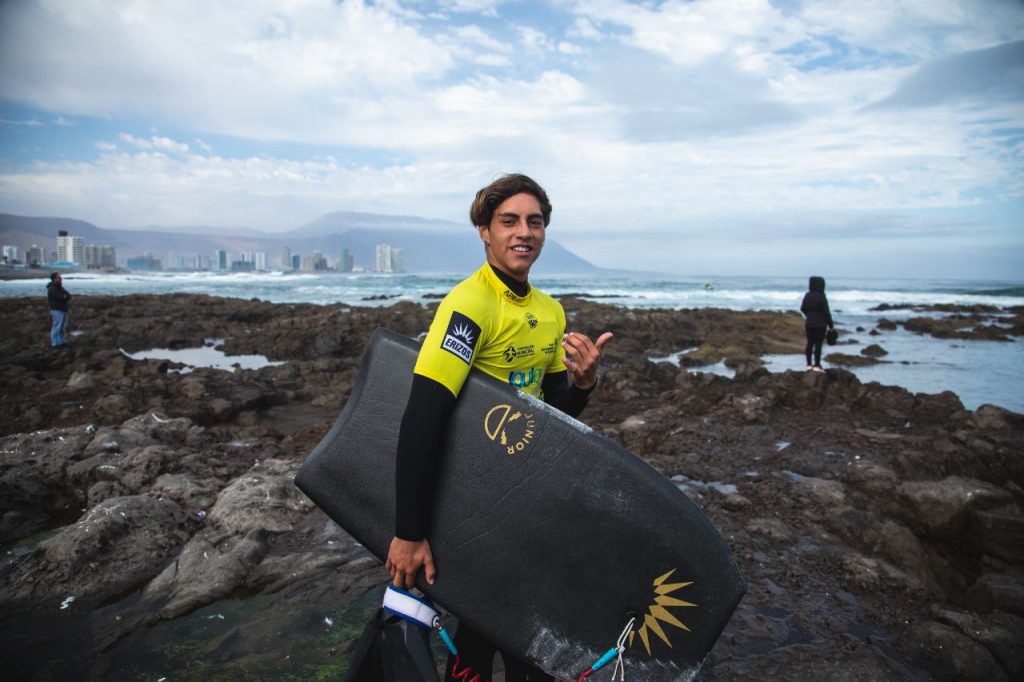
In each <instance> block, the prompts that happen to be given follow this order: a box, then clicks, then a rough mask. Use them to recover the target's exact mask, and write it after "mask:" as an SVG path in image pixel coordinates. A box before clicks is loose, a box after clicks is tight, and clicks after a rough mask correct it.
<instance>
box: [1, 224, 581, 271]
mask: <svg viewBox="0 0 1024 682" xmlns="http://www.w3.org/2000/svg"><path fill="white" fill-rule="evenodd" d="M61 230H66V231H67V232H68V234H70V235H71V236H73V237H82V238H83V239H84V240H85V243H86V244H87V245H88V244H95V245H97V246H103V245H109V246H113V247H114V248H115V249H116V250H117V255H118V262H119V263H123V262H124V261H125V260H126V259H127V258H128V257H135V256H142V255H145V254H150V255H152V256H154V257H155V258H160V259H164V258H166V257H167V255H168V254H169V253H176V254H205V255H212V254H214V253H215V252H216V251H218V250H224V251H227V252H228V253H229V254H231V255H232V257H233V258H236V259H237V258H238V257H239V256H240V254H242V253H245V252H253V253H255V252H260V251H262V252H264V253H266V254H267V262H268V263H269V264H277V263H278V262H279V258H280V255H281V253H282V251H284V249H285V248H288V249H290V250H291V253H293V254H299V255H300V256H307V255H310V254H312V253H314V252H316V251H319V252H321V253H322V254H324V256H326V257H327V258H328V259H329V260H330V261H331V262H334V261H335V260H337V258H338V256H339V254H340V253H341V251H342V249H348V251H349V253H351V254H352V256H353V258H354V260H355V265H356V267H357V268H363V269H368V270H372V269H373V267H374V264H375V258H376V256H375V253H376V246H377V244H390V245H391V246H392V247H397V248H400V249H402V250H403V251H404V254H405V269H406V271H407V272H469V271H471V270H473V269H475V268H476V267H478V266H479V265H480V263H481V262H483V247H482V245H481V244H480V241H479V239H478V238H477V236H476V235H475V234H474V231H473V228H472V227H470V226H469V225H463V224H459V223H454V222H451V221H446V220H431V219H426V218H418V217H415V216H389V215H380V214H374V213H356V212H350V211H339V212H334V213H328V214H327V215H324V216H323V217H321V218H319V219H317V220H315V221H313V222H310V223H307V224H305V225H302V226H300V227H297V228H295V229H293V230H290V231H287V232H280V233H267V232H259V231H256V230H250V231H241V230H233V229H223V228H218V227H215V226H202V227H197V226H190V227H177V228H168V227H147V228H146V229H135V230H122V229H106V228H102V227H98V226H96V225H93V224H92V223H89V222H86V221H83V220H75V219H72V218H43V217H28V216H18V215H12V214H8V213H0V243H2V244H4V245H11V246H17V247H18V249H19V251H20V253H21V254H24V253H25V252H26V250H27V249H28V248H29V247H31V246H33V245H37V246H39V247H41V248H43V249H45V250H46V251H47V253H49V252H51V251H55V250H56V248H57V246H56V245H57V232H58V231H61ZM599 271H601V268H599V267H597V266H595V265H593V264H591V263H590V262H588V261H586V260H584V259H583V258H580V257H579V256H577V255H576V254H574V253H572V252H571V251H569V250H568V249H566V248H565V247H563V246H562V245H561V244H559V243H558V242H556V241H554V240H552V239H548V240H547V242H546V243H545V245H544V257H543V258H541V259H540V260H539V261H537V265H536V267H535V272H537V273H539V274H583V273H594V272H599Z"/></svg>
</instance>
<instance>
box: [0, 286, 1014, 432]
mask: <svg viewBox="0 0 1024 682" xmlns="http://www.w3.org/2000/svg"><path fill="white" fill-rule="evenodd" d="M465 274H466V273H439V274H378V273H346V274H341V273H325V274H307V273H296V274H292V273H289V274H284V273H279V272H270V273H232V274H222V273H191V272H189V273H125V274H116V275H96V274H89V273H68V274H66V275H65V276H64V285H65V287H66V288H67V289H68V290H69V291H70V292H71V293H72V294H104V295H123V294H129V293H154V294H165V293H196V294H211V295H216V296H227V297H234V298H244V299H252V298H259V299H263V300H266V301H271V302H275V303H285V302H288V303H313V304H318V305H338V304H341V305H360V306H378V305H390V304H392V303H394V302H395V301H398V300H408V301H414V302H417V303H429V302H433V301H436V300H437V298H438V297H440V296H442V295H443V294H444V293H446V292H447V291H448V290H449V289H450V288H451V287H452V286H453V285H454V284H456V283H457V282H458V281H459V280H461V279H462V278H463V277H464V276H465ZM532 282H533V284H534V285H535V286H537V287H539V288H541V289H543V290H544V291H547V292H548V293H550V294H552V295H555V296H564V295H569V294H576V295H579V296H581V297H582V298H587V299H589V300H594V301H598V302H601V303H607V304H611V305H619V306H624V307H629V308H670V309H680V308H704V307H715V308H725V309H728V310H773V311H787V310H799V307H800V301H801V300H802V298H803V294H804V292H805V291H806V290H807V279H806V278H804V277H799V278H798V277H789V278H787V277H717V276H699V277H684V276H678V277H676V276H671V275H660V274H641V273H636V274H634V273H630V274H607V275H605V274H602V275H586V276H580V275H573V276H546V277H545V276H541V277H537V278H536V279H534V280H532ZM45 287H46V281H45V280H39V279H35V280H10V281H0V296H40V297H42V296H43V295H44V293H45ZM826 293H827V294H828V297H829V303H830V305H831V307H832V311H833V317H834V318H835V320H836V324H837V327H838V328H839V330H840V334H841V337H842V339H843V340H850V339H853V340H856V341H857V342H858V344H857V345H846V346H839V347H836V350H841V351H842V352H844V353H848V354H854V355H855V354H858V353H859V351H860V349H861V348H863V347H864V346H866V345H869V344H872V343H877V344H879V345H881V346H882V347H883V348H885V350H887V351H888V353H889V354H888V355H887V356H886V357H885V358H884V360H886V361H887V362H885V363H882V364H878V365H873V366H870V367H864V368H855V369H852V370H851V371H853V372H854V373H855V374H856V375H857V376H858V377H859V378H860V379H861V380H862V381H878V382H879V383H882V384H887V385H895V386H903V387H904V388H907V389H909V390H911V391H914V392H923V393H939V392H941V391H945V390H952V391H954V392H956V393H957V395H958V396H960V399H961V400H962V401H963V403H964V405H965V406H966V407H967V408H968V409H976V408H977V407H978V406H980V405H982V404H985V403H991V404H994V405H999V406H1001V407H1005V408H1007V409H1011V410H1014V411H1015V412H1022V413H1024V381H1022V379H1024V339H1020V338H1017V339H1016V340H1015V341H1012V342H998V341H963V340H950V339H934V338H932V337H930V336H925V335H921V334H915V333H912V332H907V331H906V330H904V329H903V328H902V327H900V328H899V329H897V330H895V331H883V332H882V335H880V336H869V335H868V334H867V332H868V331H870V330H871V329H873V328H874V327H875V326H876V324H877V323H878V320H879V319H880V318H882V317H885V318H887V319H889V320H892V321H894V322H899V321H901V320H905V319H907V318H909V317H915V316H921V315H924V314H926V313H920V312H914V311H911V310H889V311H884V312H877V311H873V310H872V308H874V307H876V306H879V305H881V304H890V305H930V304H939V303H949V304H958V305H978V304H982V305H994V306H999V307H1003V308H1006V307H1010V306H1024V282H1005V281H984V280H974V281H968V280H942V279H934V280H901V279H838V278H837V279H829V280H828V286H827V290H826ZM931 314H933V315H938V313H931ZM73 320H74V317H73V316H72V326H73ZM858 328H862V329H864V331H863V332H857V331H856V330H857V329H858ZM679 350H680V351H683V350H685V349H679ZM825 352H826V354H827V353H828V352H829V349H828V347H826V351H825ZM765 359H766V361H767V363H768V368H769V370H771V371H784V370H787V369H803V367H804V359H803V356H802V355H786V356H770V357H767V358H765ZM705 371H715V372H719V373H725V374H727V373H728V370H727V369H725V368H724V367H713V368H706V369H705Z"/></svg>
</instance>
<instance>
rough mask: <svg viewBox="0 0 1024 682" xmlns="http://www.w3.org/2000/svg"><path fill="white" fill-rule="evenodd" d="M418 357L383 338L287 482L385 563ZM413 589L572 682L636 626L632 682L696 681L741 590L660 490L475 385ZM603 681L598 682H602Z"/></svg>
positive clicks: (594, 438) (626, 456) (545, 417)
mask: <svg viewBox="0 0 1024 682" xmlns="http://www.w3.org/2000/svg"><path fill="white" fill-rule="evenodd" d="M418 352H419V344H417V343H416V342H414V341H413V340H411V339H409V338H406V337H404V336H401V335H398V334H395V333H393V332H390V331H387V330H383V329H377V330H376V331H375V332H374V333H373V335H372V337H371V339H370V342H369V344H368V346H367V350H366V353H365V355H364V357H363V362H362V367H361V369H360V372H359V376H358V378H357V380H356V384H355V386H354V387H353V389H352V392H351V395H350V397H349V400H348V402H347V403H346V405H345V407H344V408H343V410H342V412H341V414H340V416H339V417H338V419H337V421H336V422H335V424H334V425H333V427H332V428H331V430H330V431H329V432H328V433H327V435H326V436H324V438H323V439H322V440H321V441H320V443H319V444H318V445H317V446H316V447H315V448H314V449H313V451H312V452H311V453H310V455H309V456H308V458H307V459H306V461H305V463H304V464H303V466H302V467H301V469H300V471H299V473H298V474H297V476H296V478H295V483H296V485H297V486H298V487H299V489H300V490H302V491H303V492H304V493H305V494H306V495H307V496H309V498H310V499H312V500H313V501H314V502H315V503H316V504H317V505H318V506H319V507H320V508H322V509H323V510H324V511H325V512H326V513H327V514H328V515H329V516H330V517H331V518H332V519H333V520H334V521H336V522H337V523H338V524H339V525H340V526H341V527H342V528H344V529H345V530H346V531H348V532H349V533H350V534H351V535H352V536H353V537H354V538H355V539H356V540H358V541H359V542H360V543H362V544H363V545H364V546H365V547H366V548H367V549H368V550H369V551H370V552H372V553H373V554H374V555H376V556H377V557H378V558H380V559H381V560H383V559H385V558H386V556H387V552H388V547H389V545H390V542H391V539H392V537H393V536H394V513H395V453H396V450H397V444H398V431H399V425H400V424H401V421H402V415H403V413H404V411H405V406H406V402H407V401H408V397H409V391H410V388H411V385H412V372H413V367H414V365H415V362H416V357H417V354H418ZM443 449H444V452H443V458H442V464H441V469H440V471H439V472H438V486H437V498H436V502H435V511H434V519H433V524H432V530H431V532H430V534H429V536H428V539H429V540H430V545H431V549H432V551H433V555H434V560H435V563H436V565H437V577H436V580H435V583H434V585H428V584H427V582H426V580H425V579H424V578H423V575H422V572H421V573H420V576H419V577H418V579H417V587H418V588H419V589H420V590H421V591H422V592H423V593H424V594H426V595H427V596H428V597H430V598H431V599H433V600H434V601H435V602H436V603H437V604H438V605H440V606H441V607H443V608H445V609H446V610H448V611H450V612H451V613H453V614H454V615H455V616H456V617H457V618H458V619H459V620H460V621H461V622H465V623H467V624H468V625H469V626H470V627H472V628H473V629H475V630H476V631H477V632H479V633H480V634H481V635H483V636H484V637H487V638H488V639H490V640H491V641H492V642H494V643H495V644H496V645H497V646H498V647H499V648H501V649H502V650H504V651H508V652H509V653H512V654H513V655H515V656H518V657H519V658H521V659H523V660H526V661H529V662H531V663H533V664H535V665H537V666H538V667H540V668H542V669H543V670H545V671H547V672H548V673H550V674H552V675H554V676H556V677H558V678H560V679H569V680H576V679H577V678H578V677H579V676H580V674H581V673H583V672H584V671H586V670H587V669H589V668H590V666H591V665H592V664H593V663H594V662H595V661H597V660H598V659H599V658H600V657H601V656H602V655H603V654H605V652H607V651H608V650H609V648H611V647H614V646H615V644H616V641H617V639H618V637H619V635H620V633H621V632H622V631H623V628H624V627H625V626H626V624H627V623H628V622H629V621H630V619H631V618H632V619H635V620H634V628H633V631H632V634H631V635H630V637H629V639H628V641H627V642H626V647H627V648H626V651H625V652H624V654H623V661H624V664H625V666H626V674H627V676H631V677H630V679H634V680H646V681H648V682H662V681H668V680H686V679H690V678H692V677H693V675H694V674H695V673H696V671H697V669H698V668H699V666H700V663H701V662H702V661H703V660H704V657H705V656H706V655H707V653H708V652H709V651H710V650H711V648H712V646H713V645H714V643H715V641H716V640H717V638H718V636H719V634H720V633H721V631H722V629H723V628H724V627H725V625H726V623H727V622H728V620H729V618H730V616H731V614H732V612H733V610H734V609H735V608H736V606H737V604H738V603H739V600H740V598H741V597H742V596H743V593H744V591H745V584H744V581H743V578H742V576H741V574H740V572H739V569H738V568H737V566H736V564H735V562H734V560H733V558H732V555H731V553H730V551H729V548H728V546H727V545H726V543H725V541H724V540H723V539H722V537H721V535H720V534H719V533H718V532H717V531H716V530H715V528H714V527H713V526H712V525H711V524H710V522H709V521H708V520H707V518H706V517H705V516H704V514H703V512H701V510H700V509H699V508H698V507H697V506H696V505H695V504H694V503H693V502H691V501H690V499H689V498H687V497H686V495H685V494H684V493H683V492H681V491H680V490H679V489H678V488H677V487H676V486H675V485H674V484H673V483H672V482H671V481H669V480H668V479H667V478H666V477H665V476H663V475H661V474H659V473H658V472H656V471H655V470H654V469H652V468H651V467H650V466H649V465H647V464H646V463H644V462H643V461H641V460H640V459H639V458H637V457H635V456H634V455H632V454H630V453H629V452H628V451H626V450H625V449H623V448H622V447H621V446H619V445H618V444H616V443H614V442H612V441H611V440H609V439H608V438H605V437H604V436H602V435H600V434H598V433H596V432H594V431H593V430H592V429H590V428H589V427H588V426H586V425H585V424H583V423H581V422H579V421H577V420H575V419H573V418H571V417H569V416H567V415H565V414H564V413H563V412H561V411H559V410H557V409H555V408H553V407H551V406H549V405H546V404H545V403H543V402H541V401H539V400H537V399H535V398H533V397H531V396H529V395H527V394H525V393H523V392H521V391H517V390H516V389H514V388H513V387H511V386H509V385H507V384H503V383H501V382H499V381H496V380H495V379H493V378H491V377H489V376H487V375H485V374H483V373H482V372H480V371H478V370H473V371H472V372H471V374H470V377H469V379H468V380H467V382H466V384H465V385H464V387H463V389H462V392H461V394H460V396H459V399H458V401H457V403H456V407H455V410H454V412H453V414H452V416H451V420H450V422H449V425H448V428H447V431H446V433H445V436H444V443H443ZM611 669H612V666H611V665H609V666H608V667H607V669H605V670H602V671H601V672H600V673H595V674H593V675H592V676H591V677H590V678H589V679H590V680H599V679H602V678H603V677H604V676H605V675H607V674H609V673H610V672H611Z"/></svg>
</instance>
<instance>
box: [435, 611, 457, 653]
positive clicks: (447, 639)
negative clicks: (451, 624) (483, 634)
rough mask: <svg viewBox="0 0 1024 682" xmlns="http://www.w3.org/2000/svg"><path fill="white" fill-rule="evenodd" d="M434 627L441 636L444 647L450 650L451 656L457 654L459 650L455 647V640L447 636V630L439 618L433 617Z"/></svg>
mask: <svg viewBox="0 0 1024 682" xmlns="http://www.w3.org/2000/svg"><path fill="white" fill-rule="evenodd" d="M434 629H435V630H437V634H438V635H439V636H440V637H441V641H442V642H444V645H445V646H446V647H448V651H450V652H451V654H452V656H458V655H459V650H458V649H456V648H455V642H453V641H452V638H451V637H449V636H448V631H447V630H445V629H444V626H443V625H441V619H440V618H434Z"/></svg>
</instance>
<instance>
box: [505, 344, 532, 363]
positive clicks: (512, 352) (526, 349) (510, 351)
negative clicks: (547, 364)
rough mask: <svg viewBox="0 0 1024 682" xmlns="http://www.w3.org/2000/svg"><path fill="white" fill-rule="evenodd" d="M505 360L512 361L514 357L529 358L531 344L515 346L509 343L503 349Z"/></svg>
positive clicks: (530, 355)
mask: <svg viewBox="0 0 1024 682" xmlns="http://www.w3.org/2000/svg"><path fill="white" fill-rule="evenodd" d="M504 355H505V362H512V361H513V360H515V359H516V358H529V357H532V356H533V344H532V343H531V344H530V345H528V346H520V347H519V348H516V347H515V346H513V345H512V344H511V343H510V344H508V348H506V349H505V351H504Z"/></svg>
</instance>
